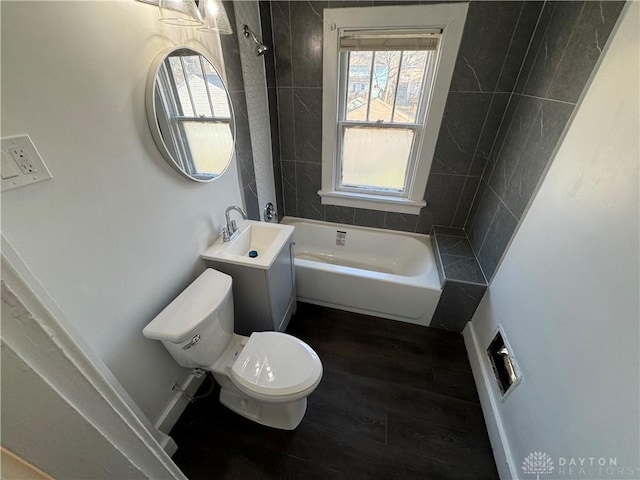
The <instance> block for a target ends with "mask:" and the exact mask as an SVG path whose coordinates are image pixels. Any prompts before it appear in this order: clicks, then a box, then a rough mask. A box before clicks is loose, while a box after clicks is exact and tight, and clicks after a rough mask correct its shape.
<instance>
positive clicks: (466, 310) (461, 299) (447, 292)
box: [430, 281, 487, 332]
mask: <svg viewBox="0 0 640 480" xmlns="http://www.w3.org/2000/svg"><path fill="white" fill-rule="evenodd" d="M486 289H487V286H486V285H478V284H474V283H462V282H451V281H447V282H446V283H445V286H444V288H443V289H442V295H441V296H440V302H439V303H438V306H437V307H436V311H435V313H434V314H433V319H432V320H431V325H430V326H431V327H435V328H440V329H442V330H450V331H453V332H461V331H462V330H463V329H464V327H465V325H466V324H467V322H468V321H469V320H471V317H473V313H474V312H475V311H476V308H478V305H479V304H480V300H482V296H483V295H484V292H485V291H486Z"/></svg>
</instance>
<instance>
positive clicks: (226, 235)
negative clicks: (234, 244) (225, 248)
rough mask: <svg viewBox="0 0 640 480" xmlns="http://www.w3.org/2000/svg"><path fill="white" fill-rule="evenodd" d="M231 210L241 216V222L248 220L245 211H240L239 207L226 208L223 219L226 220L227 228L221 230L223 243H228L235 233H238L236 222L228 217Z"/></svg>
mask: <svg viewBox="0 0 640 480" xmlns="http://www.w3.org/2000/svg"><path fill="white" fill-rule="evenodd" d="M231 210H235V211H236V212H238V213H239V214H240V215H242V218H243V220H246V219H247V218H248V217H247V214H246V213H245V211H244V210H242V209H241V208H240V207H237V206H235V205H231V206H230V207H227V209H226V210H225V211H224V218H225V219H226V220H227V226H226V227H224V228H223V229H222V241H223V242H228V241H229V240H231V239H232V238H233V236H234V235H235V234H236V232H237V231H238V226H237V225H236V221H235V220H231V218H230V217H229V213H230V212H231Z"/></svg>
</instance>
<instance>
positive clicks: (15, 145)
mask: <svg viewBox="0 0 640 480" xmlns="http://www.w3.org/2000/svg"><path fill="white" fill-rule="evenodd" d="M1 173H2V191H3V192H4V191H6V190H11V189H12V188H18V187H24V186H25V185H30V184H32V183H36V182H41V181H43V180H48V179H50V178H51V172H49V169H48V168H47V166H46V165H45V164H44V161H43V160H42V157H40V154H39V153H38V150H36V147H35V145H34V144H33V142H32V141H31V138H29V135H18V136H15V137H6V138H3V139H2V171H1Z"/></svg>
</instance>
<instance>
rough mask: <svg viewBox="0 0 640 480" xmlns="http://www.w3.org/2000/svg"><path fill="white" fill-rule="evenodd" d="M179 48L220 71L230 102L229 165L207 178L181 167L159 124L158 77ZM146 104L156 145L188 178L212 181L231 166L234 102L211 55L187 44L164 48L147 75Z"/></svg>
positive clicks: (234, 122) (167, 159) (202, 181)
mask: <svg viewBox="0 0 640 480" xmlns="http://www.w3.org/2000/svg"><path fill="white" fill-rule="evenodd" d="M178 50H191V51H192V52H194V53H195V54H197V55H200V56H202V57H204V58H205V59H206V60H207V61H208V62H209V63H210V64H211V66H212V67H213V68H214V70H215V71H216V72H217V73H218V76H219V77H220V81H221V82H222V85H223V86H224V89H225V92H226V94H227V101H228V102H229V111H230V112H231V124H232V131H231V134H232V136H233V143H232V148H231V155H230V156H229V160H228V161H227V165H226V166H225V167H224V169H223V170H222V171H221V172H220V173H219V174H218V175H217V176H215V177H213V178H206V179H204V178H197V177H194V176H193V175H191V174H189V173H188V172H186V171H184V170H183V169H182V168H181V167H180V163H179V162H178V161H177V160H176V159H175V158H173V155H171V152H170V151H169V148H168V147H167V144H166V143H165V141H164V138H163V137H162V132H161V131H160V126H159V125H158V116H157V110H156V102H155V88H156V77H157V75H158V72H159V70H160V67H161V66H162V63H163V62H164V61H165V59H166V58H167V57H168V56H169V55H171V54H172V53H173V52H175V51H178ZM145 106H146V111H147V123H148V125H149V130H151V135H152V136H153V139H154V141H155V144H156V147H157V148H158V150H159V151H160V153H161V154H162V156H163V157H164V159H165V160H166V161H167V163H168V164H169V165H171V166H172V167H173V168H174V169H175V170H177V171H178V172H179V173H180V174H181V175H182V176H183V177H185V178H188V179H189V180H193V181H194V182H200V183H210V182H213V181H214V180H216V179H218V178H220V177H221V176H222V175H224V173H225V172H226V171H227V170H228V169H229V166H230V165H231V162H232V161H233V157H234V155H235V153H236V116H235V112H234V110H233V103H232V102H231V95H230V94H229V89H228V88H227V83H226V82H225V80H224V78H222V75H220V70H219V69H218V67H216V65H215V63H214V62H212V61H211V58H210V57H209V55H207V54H205V53H203V52H202V51H201V50H198V49H195V48H193V47H189V46H186V45H179V46H174V47H169V48H166V49H164V50H162V51H161V52H160V53H159V54H158V55H157V56H156V58H154V60H153V62H152V63H151V67H150V68H149V73H148V75H147V84H146V86H145Z"/></svg>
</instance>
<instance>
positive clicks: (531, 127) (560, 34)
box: [465, 1, 624, 280]
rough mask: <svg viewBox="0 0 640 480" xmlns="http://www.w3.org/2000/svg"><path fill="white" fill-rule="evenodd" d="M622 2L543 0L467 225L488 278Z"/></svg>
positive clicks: (535, 183) (580, 91)
mask: <svg viewBox="0 0 640 480" xmlns="http://www.w3.org/2000/svg"><path fill="white" fill-rule="evenodd" d="M623 5H624V2H613V1H612V2H595V1H586V2H571V1H567V2H547V3H545V4H544V8H543V9H542V12H541V13H540V16H539V20H538V24H537V27H536V29H535V32H534V35H533V37H532V38H531V42H530V46H529V49H528V52H527V54H526V57H525V58H524V61H523V63H522V69H521V72H520V74H519V77H518V79H517V81H516V83H515V87H514V88H513V93H512V94H511V95H510V96H509V103H508V107H507V109H506V111H505V114H504V117H503V119H502V125H501V127H500V130H499V133H498V135H497V137H496V140H495V143H494V145H493V149H492V151H491V153H490V154H489V155H488V161H487V162H486V167H485V169H484V173H483V174H482V180H481V182H480V185H479V188H478V191H477V194H476V196H475V199H474V203H473V205H472V207H471V209H470V214H469V217H468V219H467V221H466V223H465V229H466V230H467V232H468V235H469V239H470V241H471V245H472V246H473V249H474V251H475V253H476V255H477V257H478V260H479V262H480V265H481V267H482V269H483V271H484V273H485V275H486V277H487V278H488V279H489V280H490V279H491V278H492V277H493V275H494V273H495V270H496V268H497V266H498V264H499V262H500V259H501V258H502V256H503V254H504V252H505V250H506V248H507V246H508V245H509V242H510V240H511V237H512V235H513V233H514V231H515V230H516V228H517V226H518V223H519V222H520V221H521V220H522V218H523V215H524V214H525V211H526V209H527V206H528V205H529V203H530V201H531V198H532V196H533V194H534V192H535V191H536V189H537V187H538V184H539V183H540V182H541V181H542V179H543V175H544V172H545V171H546V169H547V167H548V165H549V162H550V161H551V159H552V155H553V153H554V151H555V149H556V146H557V144H558V142H559V140H560V138H561V136H562V133H563V131H564V130H565V127H566V125H567V123H568V121H569V118H570V117H571V114H572V113H573V110H574V108H575V105H576V102H577V101H578V99H579V98H580V95H581V94H582V91H583V90H584V88H585V85H586V83H587V81H588V79H589V77H590V75H591V72H592V71H593V68H594V67H595V65H596V63H597V61H598V58H599V56H600V54H601V53H602V50H603V48H604V45H605V43H606V41H607V39H608V38H609V35H610V33H611V31H612V29H613V26H614V25H615V22H616V20H617V18H618V16H619V15H620V12H621V10H622V7H623ZM526 7H527V8H529V5H527V6H526ZM514 42H515V36H514Z"/></svg>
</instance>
